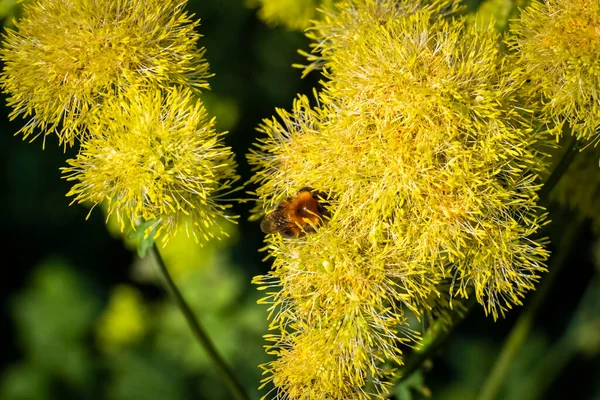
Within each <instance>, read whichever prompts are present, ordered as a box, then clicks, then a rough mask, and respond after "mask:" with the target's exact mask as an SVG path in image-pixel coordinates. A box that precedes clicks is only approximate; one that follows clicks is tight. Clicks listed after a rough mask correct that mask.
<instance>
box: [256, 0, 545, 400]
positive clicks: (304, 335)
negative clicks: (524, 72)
mask: <svg viewBox="0 0 600 400" xmlns="http://www.w3.org/2000/svg"><path fill="white" fill-rule="evenodd" d="M455 6H456V3H455V2H453V1H435V2H430V3H428V4H424V3H422V2H418V1H416V0H401V1H380V0H354V1H342V2H339V3H338V4H337V6H336V11H335V12H334V13H333V12H332V13H329V14H327V16H326V18H324V19H323V20H322V21H320V22H318V23H315V25H314V27H313V28H311V29H310V30H309V36H310V37H311V38H312V39H313V42H314V46H313V51H312V54H311V55H310V56H309V61H312V64H311V65H309V66H308V67H307V69H308V70H312V69H318V68H322V73H323V75H324V76H325V78H326V79H325V81H324V82H323V85H324V88H323V90H322V91H321V92H320V93H319V94H318V95H317V100H318V101H317V103H316V104H310V101H309V99H308V98H307V97H305V96H300V97H299V98H298V99H297V100H296V101H295V102H294V106H293V109H292V111H291V112H288V111H285V110H278V114H279V115H278V117H276V118H272V119H269V120H265V121H264V122H263V124H262V125H261V127H260V131H262V132H263V133H265V134H266V137H264V138H261V139H260V140H259V143H258V144H257V149H256V150H254V151H253V152H252V153H251V154H250V155H249V161H250V163H251V164H253V165H254V166H255V167H256V174H255V176H254V178H253V182H255V183H258V184H259V187H258V188H257V189H256V194H257V196H258V198H259V207H258V208H257V210H256V212H257V213H259V214H260V213H263V212H265V211H268V210H270V209H272V208H273V207H275V206H276V204H278V203H279V202H281V201H282V200H283V199H285V198H286V197H288V196H292V195H294V193H295V192H296V191H297V190H298V189H300V188H302V187H306V186H309V187H312V188H315V189H316V190H319V191H322V192H325V193H327V195H328V211H329V213H328V214H329V215H328V216H327V217H326V218H325V221H324V223H323V224H322V225H321V226H320V227H319V228H318V229H317V231H316V232H315V233H311V234H307V235H306V236H304V237H301V238H298V239H282V238H281V237H280V236H279V235H272V236H271V237H269V238H268V240H267V242H268V250H269V252H270V255H271V256H272V257H274V266H273V270H272V271H271V272H270V274H269V275H267V276H264V277H258V278H256V282H257V283H258V284H260V285H261V288H263V289H265V290H268V292H267V296H266V297H265V299H264V302H265V303H269V304H271V309H270V311H271V321H272V324H271V329H274V330H279V332H280V333H279V334H275V335H274V336H273V337H272V339H273V340H274V344H273V345H272V347H270V351H271V352H272V353H274V354H277V355H279V358H278V359H277V360H275V361H273V362H272V363H270V364H268V365H267V366H265V368H266V370H267V371H268V372H269V373H270V374H271V378H272V382H273V384H274V385H275V386H276V390H279V392H278V393H279V394H278V397H276V398H281V399H288V398H289V399H302V398H327V399H340V400H341V399H346V398H350V399H354V398H357V399H362V398H372V397H381V396H382V394H384V393H385V392H386V390H387V389H386V384H385V377H386V376H387V373H388V370H387V369H385V368H384V365H383V360H391V361H393V362H394V363H396V364H400V363H401V362H402V360H401V353H400V350H399V346H400V345H401V344H402V343H403V342H405V341H407V342H408V341H414V340H415V339H416V338H415V337H414V334H413V333H412V331H410V330H408V329H406V327H405V326H404V325H405V316H404V313H405V311H406V310H411V311H412V312H413V313H415V314H416V315H417V316H423V317H425V318H428V316H430V315H433V317H434V318H445V313H446V312H447V310H448V308H449V307H450V304H451V302H452V301H453V298H454V297H462V298H466V297H468V296H471V295H474V296H475V297H476V299H477V300H478V301H479V303H480V304H482V305H483V306H484V310H485V311H486V313H489V314H491V315H492V316H493V317H494V318H497V317H498V316H499V315H504V313H505V312H506V311H507V310H508V309H509V308H511V307H512V306H513V305H515V304H516V305H518V304H521V299H522V297H523V296H524V295H525V293H527V292H528V291H530V290H532V289H533V288H534V285H535V283H536V282H537V280H538V279H539V277H540V274H541V273H542V272H543V271H545V266H544V261H545V260H546V259H547V257H548V252H547V250H545V248H544V242H543V241H540V240H534V238H533V235H534V233H536V232H537V231H538V229H539V228H540V225H541V224H543V223H544V217H543V216H541V215H540V214H541V213H540V208H539V207H538V206H537V204H536V201H537V191H538V189H539V188H540V186H541V184H540V179H539V174H540V173H541V172H543V171H544V170H545V168H546V167H547V162H546V160H545V158H546V155H545V154H544V153H543V152H541V150H540V149H542V148H543V146H544V145H546V144H547V142H549V141H550V140H551V138H550V137H549V135H548V134H547V133H546V132H542V131H538V130H535V129H534V127H535V126H537V122H538V121H536V120H535V119H534V118H533V117H532V115H531V114H530V113H528V112H527V111H526V110H523V109H522V108H521V107H520V105H519V94H520V87H519V86H516V85H515V79H514V76H513V75H512V69H511V66H510V65H507V64H506V62H505V57H504V55H503V54H502V53H501V50H500V46H499V41H500V37H499V35H498V34H497V33H496V32H495V30H494V27H493V26H492V25H486V26H481V25H480V24H477V23H474V24H466V23H465V20H464V19H461V18H457V17H456V18H454V19H450V18H444V17H443V16H442V14H445V13H448V12H450V13H451V12H452V11H453V10H454V9H455ZM534 124H536V125H534ZM442 291H445V292H442ZM436 299H438V300H439V299H441V300H443V299H446V301H447V303H446V304H445V305H442V304H440V303H439V301H437V300H436ZM441 300H440V301H441ZM454 301H456V300H454ZM331 332H338V334H339V335H341V337H345V338H346V339H344V340H340V341H339V342H336V343H329V342H328V340H330V339H329V338H328V336H327V335H331ZM344 335H346V336H344ZM311 340H315V341H316V342H318V343H321V345H320V347H322V348H324V349H328V350H327V351H322V352H321V351H319V352H318V353H315V352H317V351H318V349H315V348H313V347H310V346H309V345H308V344H307V343H309V342H311ZM297 346H302V348H297ZM336 346H337V347H336ZM311 349H312V350H311ZM313 353H315V354H318V357H319V359H318V360H316V359H315V358H313V356H312V354H313ZM303 363H304V368H302V367H301V365H302V364H303ZM329 368H335V371H330V370H328V369H329ZM324 370H326V371H324ZM294 371H295V372H294ZM299 371H304V372H302V373H303V374H304V375H303V376H299V375H298V374H300V372H299ZM322 377H323V378H322ZM267 379H269V378H267ZM311 382H314V383H315V385H313V386H311V385H310V383H311ZM316 383H318V384H316ZM336 388H337V389H336ZM342 388H343V389H342ZM373 388H374V389H373ZM336 390H339V392H337V394H336Z"/></svg>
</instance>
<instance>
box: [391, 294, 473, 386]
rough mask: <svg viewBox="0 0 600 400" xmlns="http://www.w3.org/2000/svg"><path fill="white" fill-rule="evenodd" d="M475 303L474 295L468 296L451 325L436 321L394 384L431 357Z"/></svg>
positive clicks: (404, 378) (405, 377)
mask: <svg viewBox="0 0 600 400" xmlns="http://www.w3.org/2000/svg"><path fill="white" fill-rule="evenodd" d="M475 303H476V301H475V295H474V294H473V295H472V296H470V299H469V301H468V302H467V304H466V310H465V311H464V312H463V313H455V315H454V316H453V318H452V325H450V326H449V327H445V326H444V324H442V323H441V322H439V321H437V322H436V323H435V324H434V325H433V326H432V327H431V328H430V329H429V331H428V333H427V335H426V336H425V337H424V338H423V341H422V343H424V345H423V347H421V348H419V349H416V350H415V351H413V352H412V353H411V357H410V358H409V359H408V360H407V361H406V363H405V364H404V366H403V367H402V369H401V370H400V371H399V374H398V376H399V378H398V379H397V380H396V381H395V382H394V384H396V385H397V384H399V383H401V382H403V381H404V380H406V379H407V378H408V377H410V376H411V375H412V374H413V373H414V372H415V371H416V370H417V369H419V367H420V366H421V365H422V364H423V362H425V360H427V359H428V358H431V356H432V355H433V353H435V352H436V351H437V350H438V349H439V348H440V347H441V346H442V344H443V343H444V342H445V341H446V338H447V337H448V336H450V334H451V333H452V332H453V331H454V330H455V329H456V327H457V326H458V324H459V323H460V322H461V321H462V320H463V319H465V317H466V316H467V314H468V313H469V312H470V311H471V309H472V308H473V305H474V304H475Z"/></svg>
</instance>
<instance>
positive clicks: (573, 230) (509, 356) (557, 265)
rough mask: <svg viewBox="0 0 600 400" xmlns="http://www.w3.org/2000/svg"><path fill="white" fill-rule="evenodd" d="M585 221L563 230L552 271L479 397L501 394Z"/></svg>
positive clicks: (487, 398)
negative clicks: (513, 362) (511, 366)
mask: <svg viewBox="0 0 600 400" xmlns="http://www.w3.org/2000/svg"><path fill="white" fill-rule="evenodd" d="M581 225H582V222H581V220H578V221H577V222H574V223H572V224H571V225H570V226H569V227H568V228H567V230H566V231H565V233H564V234H563V238H562V240H561V246H560V249H559V252H558V253H557V254H556V255H555V256H554V257H553V258H552V262H551V265H550V268H549V269H550V272H549V273H548V274H547V275H546V276H545V277H544V279H543V281H542V284H541V285H540V287H539V290H537V291H536V292H535V295H534V296H533V299H532V301H531V302H530V303H528V304H527V306H525V308H524V309H523V311H522V312H521V314H520V315H519V318H518V320H517V322H516V324H515V325H514V327H513V329H512V330H511V332H510V334H509V336H508V338H507V339H506V342H505V343H504V346H503V347H502V351H501V353H500V356H499V357H498V358H497V359H496V363H495V364H494V366H493V368H492V372H491V373H490V374H489V375H488V377H487V379H486V381H485V382H484V384H483V388H482V390H481V394H480V396H479V400H493V399H495V398H496V397H497V396H498V392H499V391H500V389H501V387H502V383H503V382H504V378H505V376H506V374H507V373H508V370H509V367H510V364H511V362H512V360H513V359H514V358H515V356H516V355H517V353H518V352H519V350H520V349H521V347H522V346H523V343H525V340H526V339H527V337H528V336H529V332H530V331H531V327H532V325H533V322H534V318H535V315H536V313H537V311H538V310H539V308H540V306H541V305H542V304H543V302H544V300H545V299H546V297H547V296H548V293H549V292H550V288H551V287H552V285H553V284H554V281H555V280H556V277H557V276H558V273H559V271H560V270H561V268H562V266H563V265H564V264H566V260H567V257H568V256H569V254H570V252H571V249H572V248H573V245H574V244H575V241H576V239H577V237H578V233H579V230H580V228H581Z"/></svg>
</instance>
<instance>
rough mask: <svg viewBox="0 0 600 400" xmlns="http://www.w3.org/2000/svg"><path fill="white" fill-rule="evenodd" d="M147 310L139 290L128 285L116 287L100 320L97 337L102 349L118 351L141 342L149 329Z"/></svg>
mask: <svg viewBox="0 0 600 400" xmlns="http://www.w3.org/2000/svg"><path fill="white" fill-rule="evenodd" d="M145 308H146V307H145V305H144V300H143V298H142V294H141V293H140V292H139V291H138V290H137V289H135V288H134V287H131V286H127V285H119V286H117V287H115V288H114V289H113V291H112V293H111V295H110V299H109V303H108V306H107V308H106V310H105V311H104V312H103V313H102V315H101V316H100V319H99V320H98V328H97V336H98V341H99V342H100V345H101V346H102V348H104V349H107V350H110V349H118V348H120V347H122V346H125V345H129V344H133V343H136V342H139V340H140V339H141V338H142V337H143V336H144V334H145V333H146V331H147V329H148V323H147V322H146V321H147V315H146V309H145Z"/></svg>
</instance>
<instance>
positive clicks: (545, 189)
mask: <svg viewBox="0 0 600 400" xmlns="http://www.w3.org/2000/svg"><path fill="white" fill-rule="evenodd" d="M568 140H569V141H568V145H567V150H566V151H565V154H564V155H563V157H562V158H561V159H560V161H559V162H558V164H556V167H554V170H552V173H551V174H550V176H549V177H548V179H546V182H544V186H542V188H541V189H540V192H539V193H538V195H539V198H540V201H539V203H540V204H541V205H545V203H547V202H548V200H549V196H550V192H552V189H554V187H555V186H556V184H557V183H558V181H560V178H562V176H563V175H564V173H565V172H566V171H567V169H568V168H569V165H571V162H572V161H573V159H574V158H575V156H576V155H577V139H576V138H575V136H570V137H569V139H568Z"/></svg>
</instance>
